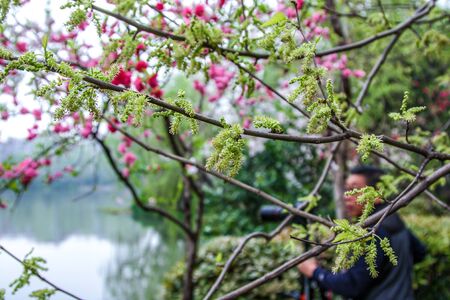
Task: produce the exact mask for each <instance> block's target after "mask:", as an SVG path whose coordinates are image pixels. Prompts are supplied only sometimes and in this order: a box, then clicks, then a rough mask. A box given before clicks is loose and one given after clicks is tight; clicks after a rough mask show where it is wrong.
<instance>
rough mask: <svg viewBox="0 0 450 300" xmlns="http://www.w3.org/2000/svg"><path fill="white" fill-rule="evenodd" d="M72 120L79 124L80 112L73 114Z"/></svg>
mask: <svg viewBox="0 0 450 300" xmlns="http://www.w3.org/2000/svg"><path fill="white" fill-rule="evenodd" d="M72 118H73V121H74V122H78V121H79V120H80V114H79V113H78V112H74V113H73V114H72Z"/></svg>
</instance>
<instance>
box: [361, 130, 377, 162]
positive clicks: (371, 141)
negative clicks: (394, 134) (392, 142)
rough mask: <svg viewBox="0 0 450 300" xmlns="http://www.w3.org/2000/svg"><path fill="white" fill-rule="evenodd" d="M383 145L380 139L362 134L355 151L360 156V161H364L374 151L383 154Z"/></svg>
mask: <svg viewBox="0 0 450 300" xmlns="http://www.w3.org/2000/svg"><path fill="white" fill-rule="evenodd" d="M383 145H384V144H383V142H382V141H381V139H380V138H379V137H377V136H376V135H374V134H363V135H362V137H361V140H360V141H359V143H358V147H357V148H356V151H357V152H358V153H359V154H360V155H361V159H362V160H363V161H365V160H367V159H368V158H369V155H370V151H372V150H376V151H378V152H383V149H384V147H383Z"/></svg>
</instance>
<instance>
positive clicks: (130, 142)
mask: <svg viewBox="0 0 450 300" xmlns="http://www.w3.org/2000/svg"><path fill="white" fill-rule="evenodd" d="M122 141H123V142H124V143H125V145H126V146H127V147H131V145H132V144H133V140H132V139H130V138H129V137H127V136H124V137H123V138H122Z"/></svg>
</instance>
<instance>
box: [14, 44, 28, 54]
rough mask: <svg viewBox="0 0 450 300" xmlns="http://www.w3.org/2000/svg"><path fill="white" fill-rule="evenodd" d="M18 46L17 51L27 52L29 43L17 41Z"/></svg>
mask: <svg viewBox="0 0 450 300" xmlns="http://www.w3.org/2000/svg"><path fill="white" fill-rule="evenodd" d="M16 48H17V51H19V52H20V53H24V52H27V49H28V45H27V43H25V42H17V43H16Z"/></svg>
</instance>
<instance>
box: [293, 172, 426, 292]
mask: <svg viewBox="0 0 450 300" xmlns="http://www.w3.org/2000/svg"><path fill="white" fill-rule="evenodd" d="M382 174H383V171H382V170H381V169H378V168H375V167H371V166H359V167H356V168H354V169H352V170H351V171H350V175H349V176H348V178H347V180H346V183H345V185H346V186H345V189H346V190H347V191H350V190H352V189H355V188H358V189H359V188H363V187H365V186H374V185H375V184H376V183H377V182H378V181H379V178H380V176H381V175H382ZM356 198H357V195H355V196H345V206H346V213H347V216H348V217H349V218H356V217H359V216H360V215H361V214H362V209H363V207H362V206H361V205H359V204H358V203H356ZM384 207H385V205H384V204H381V203H378V204H377V205H376V208H375V211H379V210H381V209H383V208H384ZM376 234H377V235H378V236H380V237H381V238H384V237H388V238H389V240H390V243H391V246H392V248H393V250H394V252H395V254H396V255H397V258H398V264H397V266H393V265H392V264H391V263H390V262H389V260H388V258H387V257H386V256H385V255H384V252H383V251H382V249H381V247H380V245H379V244H378V245H377V259H376V266H377V270H378V272H379V274H378V277H376V278H372V277H371V276H370V274H369V271H368V269H367V264H366V262H365V261H364V257H362V258H360V259H359V260H358V261H357V262H356V264H355V265H354V266H353V267H351V268H350V269H348V270H346V271H343V272H339V273H336V274H333V273H332V272H330V271H329V270H327V269H325V268H322V267H320V266H319V264H318V263H317V261H316V259H314V258H312V259H309V260H306V261H304V262H303V263H301V264H299V265H298V269H299V271H300V272H301V273H303V274H304V275H305V276H307V277H309V278H312V279H313V280H315V281H316V282H317V283H318V284H319V286H320V287H321V288H323V289H325V290H331V291H332V292H333V293H335V294H339V295H341V296H344V297H346V298H349V299H355V300H356V299H370V300H374V299H377V300H390V299H399V300H410V299H414V295H413V289H412V271H413V264H415V263H417V262H419V261H421V260H423V258H424V257H425V254H426V249H425V246H424V245H423V244H422V243H421V242H420V241H419V240H418V239H417V238H416V237H415V236H414V235H413V234H412V233H411V232H410V231H409V230H408V229H407V228H406V226H405V224H404V223H403V221H402V220H401V219H400V217H399V216H398V215H397V214H395V213H394V214H391V215H390V216H388V217H387V218H386V219H385V220H384V221H383V222H382V224H381V226H380V227H379V228H378V230H377V231H376ZM377 242H379V241H378V239H377Z"/></svg>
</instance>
